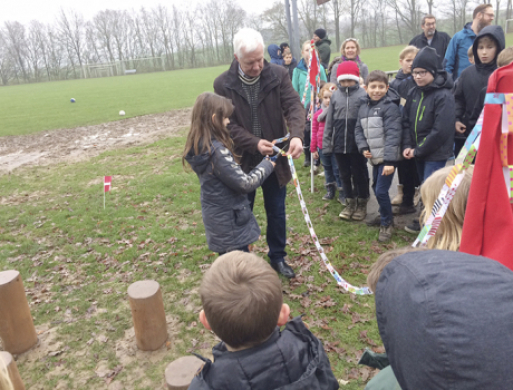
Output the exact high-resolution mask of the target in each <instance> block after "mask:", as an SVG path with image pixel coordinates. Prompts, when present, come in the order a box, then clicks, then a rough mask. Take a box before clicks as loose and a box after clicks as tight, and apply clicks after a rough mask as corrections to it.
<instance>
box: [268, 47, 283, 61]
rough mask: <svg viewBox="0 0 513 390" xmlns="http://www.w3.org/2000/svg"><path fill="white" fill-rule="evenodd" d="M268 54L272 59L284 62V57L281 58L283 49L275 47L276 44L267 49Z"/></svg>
mask: <svg viewBox="0 0 513 390" xmlns="http://www.w3.org/2000/svg"><path fill="white" fill-rule="evenodd" d="M278 50H280V55H278ZM267 52H268V53H269V55H270V56H271V58H272V59H275V60H282V59H283V57H282V56H281V49H280V47H279V46H278V45H275V44H274V43H273V44H271V45H269V47H268V48H267Z"/></svg>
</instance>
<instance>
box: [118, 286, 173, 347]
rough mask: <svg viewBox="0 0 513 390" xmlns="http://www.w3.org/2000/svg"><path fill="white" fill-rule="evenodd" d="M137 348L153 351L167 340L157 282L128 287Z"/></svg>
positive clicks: (164, 316)
mask: <svg viewBox="0 0 513 390" xmlns="http://www.w3.org/2000/svg"><path fill="white" fill-rule="evenodd" d="M128 298H129V300H130V307H131V308H132V319H133V321H134V329H135V339H136V342H137V348H139V349H140V350H142V351H155V350H157V349H159V348H160V347H161V346H162V344H164V343H165V342H166V340H167V324H166V313H165V312H164V302H163V300H162V292H161V290H160V286H159V284H158V283H157V282H155V281H153V280H141V281H139V282H135V283H132V284H131V285H130V286H129V287H128Z"/></svg>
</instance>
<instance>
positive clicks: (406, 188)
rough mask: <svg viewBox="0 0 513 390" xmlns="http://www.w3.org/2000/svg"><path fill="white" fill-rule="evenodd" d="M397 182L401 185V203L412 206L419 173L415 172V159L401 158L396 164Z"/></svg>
mask: <svg viewBox="0 0 513 390" xmlns="http://www.w3.org/2000/svg"><path fill="white" fill-rule="evenodd" d="M397 174H398V176H399V184H402V185H403V205H404V206H413V197H414V196H415V187H418V186H420V180H419V174H418V173H417V164H415V159H413V158H412V159H410V160H402V161H401V162H399V165H398V166H397Z"/></svg>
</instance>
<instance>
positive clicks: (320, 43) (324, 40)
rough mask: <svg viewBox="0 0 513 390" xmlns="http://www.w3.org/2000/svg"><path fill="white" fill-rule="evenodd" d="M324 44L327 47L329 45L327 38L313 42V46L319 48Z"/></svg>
mask: <svg viewBox="0 0 513 390" xmlns="http://www.w3.org/2000/svg"><path fill="white" fill-rule="evenodd" d="M325 42H326V43H327V44H328V45H331V40H329V39H328V38H322V39H321V40H318V41H317V42H315V46H321V45H322V44H323V43H325Z"/></svg>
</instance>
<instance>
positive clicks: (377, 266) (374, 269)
mask: <svg viewBox="0 0 513 390" xmlns="http://www.w3.org/2000/svg"><path fill="white" fill-rule="evenodd" d="M428 249H429V248H426V247H425V246H421V247H418V248H414V247H412V246H405V247H403V248H396V249H392V250H389V251H387V252H385V253H383V254H382V255H381V256H379V257H378V259H377V260H376V262H375V263H374V264H372V266H371V268H370V271H369V274H368V275H367V285H368V286H369V288H370V289H371V291H372V292H373V293H376V286H377V284H378V280H379V277H380V276H381V273H382V272H383V270H384V269H385V267H386V266H387V265H388V264H390V263H391V262H392V260H394V259H395V258H396V257H399V256H401V255H404V254H405V253H410V252H416V251H427V250H428Z"/></svg>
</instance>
